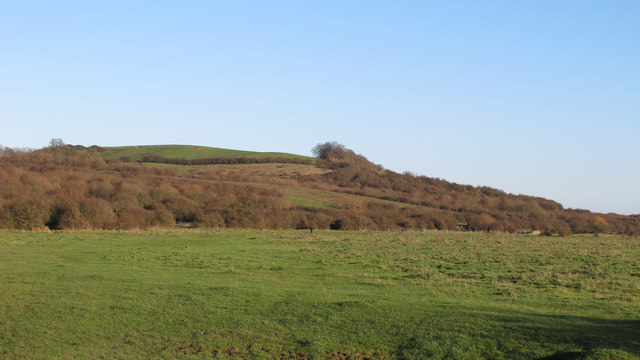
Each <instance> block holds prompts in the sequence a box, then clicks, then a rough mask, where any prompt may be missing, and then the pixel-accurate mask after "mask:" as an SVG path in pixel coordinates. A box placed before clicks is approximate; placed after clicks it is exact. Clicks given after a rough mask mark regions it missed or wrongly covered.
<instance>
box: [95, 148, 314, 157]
mask: <svg viewBox="0 0 640 360" xmlns="http://www.w3.org/2000/svg"><path fill="white" fill-rule="evenodd" d="M100 155H101V156H102V157H103V158H105V159H117V158H120V157H123V156H130V157H131V158H132V159H133V160H140V159H142V157H144V156H147V155H160V156H165V157H167V158H174V159H175V158H186V159H200V158H205V157H241V156H244V157H251V158H265V157H284V158H300V159H312V158H311V157H307V156H302V155H295V154H288V153H279V152H256V151H244V150H231V149H221V148H214V147H206V146H193V145H145V146H118V147H104V148H103V151H102V152H101V153H100Z"/></svg>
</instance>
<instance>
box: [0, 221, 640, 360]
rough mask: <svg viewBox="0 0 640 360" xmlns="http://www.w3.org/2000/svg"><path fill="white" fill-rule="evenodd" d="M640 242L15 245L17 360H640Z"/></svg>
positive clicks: (52, 239) (306, 236)
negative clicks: (158, 359)
mask: <svg viewBox="0 0 640 360" xmlns="http://www.w3.org/2000/svg"><path fill="white" fill-rule="evenodd" d="M639 356H640V239H638V238H630V237H616V236H600V237H595V236H574V237H539V236H526V235H487V234H473V233H445V232H369V233H367V232H336V231H316V232H314V233H313V234H310V233H309V232H308V231H302V230H299V231H295V230H288V231H259V230H221V231H215V230H197V229H184V230H178V229H170V230H151V231H140V232H107V231H76V232H71V231H69V232H67V231H60V232H20V231H2V232H0V358H3V359H51V358H56V359H76V358H79V359H97V358H105V359H114V358H117V359H138V358H153V359H156V358H168V359H171V358H189V359H199V358H202V359H206V358H222V359H226V358H231V359H311V358H313V359H324V358H330V359H424V358H434V359H484V358H491V359H545V358H546V359H609V358H621V359H627V358H628V359H637V358H639Z"/></svg>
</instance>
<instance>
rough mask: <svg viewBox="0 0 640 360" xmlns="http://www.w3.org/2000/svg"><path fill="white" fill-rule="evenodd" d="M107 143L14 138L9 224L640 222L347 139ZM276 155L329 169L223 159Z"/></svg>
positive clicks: (584, 226)
mask: <svg viewBox="0 0 640 360" xmlns="http://www.w3.org/2000/svg"><path fill="white" fill-rule="evenodd" d="M172 149H173V150H175V148H172ZM104 151H105V150H104V149H102V148H99V147H97V146H94V147H90V148H85V147H82V146H71V145H64V144H63V143H62V142H61V141H60V144H57V143H56V144H55V146H53V145H52V146H50V147H47V148H44V149H40V150H36V151H16V150H12V149H6V148H3V150H2V152H3V155H2V157H0V183H2V187H0V228H6V229H27V230H31V229H41V228H49V229H145V228H149V227H154V226H172V225H174V224H176V223H178V224H186V225H189V226H195V227H213V228H219V227H233V228H259V229H294V228H308V227H309V226H314V227H315V228H317V229H335V230H365V229H366V230H397V229H403V230H406V229H439V230H456V229H458V230H481V231H507V232H516V231H537V232H539V233H543V234H556V235H568V234H571V233H618V234H626V235H635V234H639V233H640V217H639V216H621V215H616V214H595V213H591V212H589V211H583V210H571V209H563V207H562V206H561V205H560V204H558V203H556V202H554V201H551V200H546V199H542V198H535V197H530V196H523V195H512V194H506V193H504V192H502V191H499V190H496V189H492V188H488V187H473V186H467V185H458V184H454V183H450V182H447V181H445V180H441V179H435V178H429V177H426V176H415V175H413V174H409V173H405V174H398V173H395V172H393V171H389V170H385V169H384V168H382V167H381V166H379V165H375V164H373V163H371V162H369V161H368V160H367V159H366V158H365V157H364V156H362V155H358V154H356V153H355V152H353V151H352V150H349V149H347V148H345V147H344V146H342V145H340V144H336V143H325V144H319V145H318V146H316V147H315V148H314V150H313V152H314V154H315V155H316V156H317V157H318V160H317V161H318V164H317V165H310V164H309V160H308V159H307V158H296V157H292V158H272V157H268V156H263V157H261V158H250V157H242V156H235V157H220V158H202V159H197V158H196V159H187V158H179V159H170V158H166V157H164V156H162V155H153V154H149V155H145V156H146V157H143V158H142V159H143V160H147V161H153V163H145V162H139V161H132V160H133V159H132V158H131V157H127V156H125V157H122V158H120V159H106V160H105V159H104V158H103V157H102V156H101V154H103V153H104ZM273 161H275V162H283V163H296V164H300V163H302V164H300V165H296V166H299V167H304V166H307V167H309V168H310V169H312V168H313V169H316V170H321V171H308V172H304V171H299V172H296V174H295V175H294V174H289V175H287V174H285V173H282V172H280V173H278V172H270V173H264V174H261V173H260V172H256V171H252V172H251V171H250V172H245V171H234V170H232V169H230V168H229V167H227V168H224V169H222V168H219V169H218V168H215V167H212V166H213V165H211V164H220V163H223V164H230V163H236V164H245V165H247V164H252V163H253V164H256V165H263V163H264V162H273ZM158 162H159V163H162V164H157V163H158ZM237 166H241V165H237ZM313 166H319V167H322V168H324V170H322V169H318V168H314V167H313ZM292 199H293V201H292Z"/></svg>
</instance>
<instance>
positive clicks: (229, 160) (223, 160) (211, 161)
mask: <svg viewBox="0 0 640 360" xmlns="http://www.w3.org/2000/svg"><path fill="white" fill-rule="evenodd" d="M122 160H125V161H127V160H128V161H131V159H130V158H123V159H122ZM141 161H142V162H151V163H159V164H174V165H220V164H269V163H283V164H306V165H311V163H312V162H313V160H312V159H307V158H302V157H300V158H297V157H271V156H266V157H260V158H256V157H246V156H234V157H205V158H199V159H187V158H177V159H175V158H168V157H166V156H162V155H146V156H143V157H142V159H141Z"/></svg>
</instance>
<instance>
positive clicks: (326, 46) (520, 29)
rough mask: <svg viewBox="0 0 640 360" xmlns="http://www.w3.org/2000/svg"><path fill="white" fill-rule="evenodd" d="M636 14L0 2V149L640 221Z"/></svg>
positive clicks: (328, 4) (618, 5)
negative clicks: (304, 166) (165, 161)
mask: <svg viewBox="0 0 640 360" xmlns="http://www.w3.org/2000/svg"><path fill="white" fill-rule="evenodd" d="M639 18H640V2H639V1H635V0H634V1H620V0H602V1H589V0H581V1H573V0H563V1H556V0H553V1H532V0H531V1H529V0H523V1H511V0H508V1H506V0H505V1H491V0H487V1H456V0H451V1H372V0H366V1H365V0H362V1H357V0H353V1H279V0H274V1H238V2H236V1H204V0H202V1H196V0H181V1H158V0H154V1H142V0H140V1H130V0H127V1H118V0H110V1H64V0H62V1H37V0H34V1H31V0H24V1H9V0H0V144H1V145H4V146H9V147H20V148H23V147H30V148H40V147H43V146H46V145H47V143H48V142H49V140H50V139H51V138H61V139H62V140H63V141H64V142H65V143H68V144H76V145H86V146H90V145H94V144H95V145H100V146H121V145H151V144H189V145H203V146H213V147H222V148H231V149H242V150H254V151H280V152H289V153H297V154H303V155H310V154H311V149H312V148H313V146H314V145H316V144H318V143H322V142H326V141H337V142H339V143H341V144H343V145H345V146H347V147H348V148H350V149H353V150H354V151H355V152H356V153H360V154H362V155H364V156H365V157H367V158H368V159H369V160H371V161H373V162H375V163H377V164H381V165H382V166H384V167H385V168H387V169H390V170H394V171H398V172H403V171H411V172H413V173H415V174H419V175H426V176H430V177H437V178H442V179H446V180H449V181H453V182H456V183H460V184H471V185H475V186H477V185H483V186H491V187H494V188H498V189H501V190H504V191H506V192H509V193H514V194H527V195H533V196H540V197H545V198H549V199H553V200H556V201H558V202H560V203H561V204H562V205H564V206H565V207H567V208H580V209H588V210H592V211H598V212H605V213H607V212H616V213H620V214H638V213H640V166H639V165H640V160H639V154H640V21H638V19H639Z"/></svg>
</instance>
